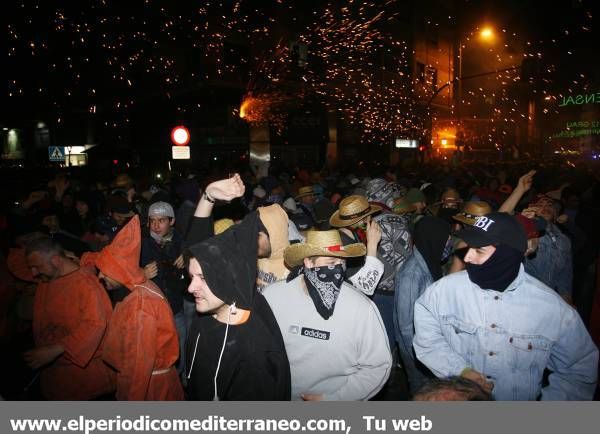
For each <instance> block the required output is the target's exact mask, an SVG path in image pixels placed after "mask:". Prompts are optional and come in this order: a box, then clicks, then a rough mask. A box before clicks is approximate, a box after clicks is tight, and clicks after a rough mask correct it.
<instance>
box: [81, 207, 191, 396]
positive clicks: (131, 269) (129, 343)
mask: <svg viewBox="0 0 600 434" xmlns="http://www.w3.org/2000/svg"><path fill="white" fill-rule="evenodd" d="M140 238H141V232H140V220H139V217H138V216H137V215H136V216H134V217H133V218H132V219H131V220H130V221H129V223H127V224H126V225H125V226H124V227H123V228H122V229H121V230H120V231H119V233H118V234H117V235H116V236H115V238H114V240H113V241H112V242H111V243H110V244H109V245H108V246H106V247H105V248H104V249H102V250H101V251H100V252H98V253H86V254H84V255H83V257H82V258H81V262H82V263H93V264H94V265H95V266H96V268H98V271H99V273H98V277H100V279H101V280H102V281H103V282H104V285H105V287H106V289H108V290H113V289H115V288H118V287H120V286H125V287H126V288H127V289H128V290H129V294H128V295H127V297H125V298H124V299H123V301H121V302H119V303H117V305H116V307H115V310H114V313H113V316H112V318H111V321H110V324H109V326H108V330H107V332H106V341H105V345H104V351H103V352H102V359H103V360H104V361H105V362H106V363H107V364H108V365H110V366H111V367H112V368H114V369H115V371H116V372H117V392H116V398H117V399H118V400H129V401H177V400H183V389H182V387H181V383H180V381H179V376H178V374H177V371H176V369H175V366H174V365H175V363H176V362H177V359H178V358H179V342H178V339H177V330H176V329H175V321H174V319H173V313H172V312H171V308H170V307H169V303H168V301H167V299H166V297H165V295H164V294H163V292H162V291H161V290H160V288H159V287H158V286H156V284H155V283H154V282H152V281H151V280H149V279H147V278H146V276H145V275H144V271H143V270H142V269H141V268H140V267H139V265H138V264H139V260H140V245H141V240H140Z"/></svg>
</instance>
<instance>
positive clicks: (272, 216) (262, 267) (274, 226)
mask: <svg viewBox="0 0 600 434" xmlns="http://www.w3.org/2000/svg"><path fill="white" fill-rule="evenodd" d="M258 213H259V214H260V220H261V222H262V224H263V225H264V227H265V228H266V229H267V232H268V235H269V241H270V242H271V256H269V257H268V258H261V259H259V260H258V276H257V279H256V288H257V289H258V291H259V292H260V291H262V290H263V289H264V288H265V287H266V286H268V285H270V284H271V283H274V282H278V281H280V280H285V279H286V277H287V275H288V274H289V270H288V269H287V267H286V266H285V262H284V260H283V251H284V250H285V248H286V247H287V246H289V245H290V242H289V239H288V215H287V214H286V212H285V210H284V209H283V208H281V207H280V206H279V205H277V204H275V205H270V206H265V207H260V208H258Z"/></svg>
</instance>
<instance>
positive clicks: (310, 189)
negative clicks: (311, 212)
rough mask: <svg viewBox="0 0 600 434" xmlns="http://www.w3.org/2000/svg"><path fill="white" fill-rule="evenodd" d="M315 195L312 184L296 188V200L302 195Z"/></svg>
mask: <svg viewBox="0 0 600 434" xmlns="http://www.w3.org/2000/svg"><path fill="white" fill-rule="evenodd" d="M314 195H315V190H314V188H313V187H312V185H309V186H306V187H300V188H299V189H298V194H297V195H296V200H297V199H300V198H302V197H304V196H314Z"/></svg>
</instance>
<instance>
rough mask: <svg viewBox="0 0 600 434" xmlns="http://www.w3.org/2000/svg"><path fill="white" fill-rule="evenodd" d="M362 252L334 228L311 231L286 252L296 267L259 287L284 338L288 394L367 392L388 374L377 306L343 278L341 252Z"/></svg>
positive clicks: (333, 396)
mask: <svg viewBox="0 0 600 434" xmlns="http://www.w3.org/2000/svg"><path fill="white" fill-rule="evenodd" d="M365 252H366V249H365V246H364V245H363V244H361V243H354V244H349V245H342V240H341V238H340V234H339V232H338V231H337V230H330V231H309V232H308V233H307V236H306V242H304V243H298V244H293V245H291V246H289V247H288V248H286V250H285V252H284V258H285V262H286V263H287V264H288V265H289V266H290V267H299V266H303V268H302V269H301V271H300V274H299V275H297V277H296V275H294V276H295V277H293V278H291V279H290V280H289V282H277V283H274V284H273V285H270V286H268V287H267V288H266V289H265V291H264V296H265V298H266V299H267V301H268V302H269V305H270V306H271V309H273V313H274V314H275V317H276V318H277V323H278V324H279V328H280V329H281V334H282V335H283V339H284V341H285V348H286V351H287V355H288V358H289V362H290V371H291V376H292V399H293V400H300V399H303V400H306V401H309V400H312V401H318V400H337V401H350V400H367V399H369V398H371V397H373V396H374V395H375V394H376V393H377V392H378V391H379V390H380V389H381V388H382V387H383V385H384V384H385V383H386V381H387V379H388V377H389V375H390V369H391V365H392V357H391V354H390V348H389V345H388V343H387V339H386V333H385V327H384V325H383V321H382V320H381V316H380V315H379V312H378V310H377V307H376V306H375V305H374V304H373V302H372V301H371V300H369V299H368V298H367V297H366V296H365V295H364V294H362V293H361V292H360V291H358V290H357V289H355V288H353V287H352V286H350V285H348V284H347V283H345V282H344V274H345V265H346V263H345V259H346V258H351V257H358V256H362V255H364V254H365Z"/></svg>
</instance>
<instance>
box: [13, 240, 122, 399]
mask: <svg viewBox="0 0 600 434" xmlns="http://www.w3.org/2000/svg"><path fill="white" fill-rule="evenodd" d="M25 258H26V260H27V264H28V266H29V269H30V270H31V274H32V277H33V278H34V279H37V280H39V281H40V283H39V284H38V287H37V289H36V293H35V299H34V306H33V337H34V341H35V348H34V349H33V350H30V351H28V352H26V353H25V354H24V358H25V361H26V362H27V363H28V364H29V366H30V367H31V368H33V369H40V370H41V373H40V383H41V392H42V395H43V396H44V397H45V398H47V399H51V400H87V399H93V398H96V397H99V396H102V395H107V394H109V393H112V392H113V391H114V374H113V373H112V372H111V370H110V369H109V368H108V367H107V366H106V365H105V364H104V362H103V361H102V359H101V357H100V356H101V353H102V345H103V338H104V336H105V332H106V328H107V326H108V322H109V320H110V316H111V313H112V307H111V304H110V300H109V299H108V295H107V293H106V291H105V290H104V288H103V287H102V285H101V284H100V282H99V281H98V278H97V277H96V275H95V270H94V269H92V268H91V267H80V266H79V265H78V264H77V263H76V262H74V261H73V260H71V259H69V258H67V257H66V256H65V254H64V251H63V249H62V248H61V246H60V245H59V244H57V243H56V242H54V241H52V239H50V238H48V237H45V238H39V239H36V240H34V241H32V242H31V243H30V244H28V245H27V247H26V249H25Z"/></svg>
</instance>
